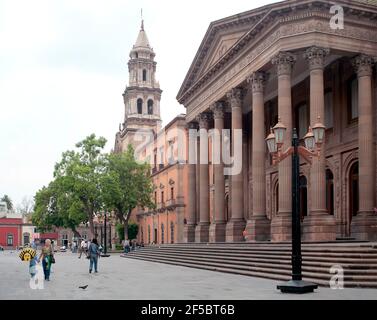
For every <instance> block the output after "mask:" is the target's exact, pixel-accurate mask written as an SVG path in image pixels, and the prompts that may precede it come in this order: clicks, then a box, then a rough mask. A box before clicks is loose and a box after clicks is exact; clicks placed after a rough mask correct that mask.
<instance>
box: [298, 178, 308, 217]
mask: <svg viewBox="0 0 377 320" xmlns="http://www.w3.org/2000/svg"><path fill="white" fill-rule="evenodd" d="M299 187H300V216H301V220H304V217H306V216H307V215H308V181H307V179H306V177H305V176H300V179H299Z"/></svg>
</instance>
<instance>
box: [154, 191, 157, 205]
mask: <svg viewBox="0 0 377 320" xmlns="http://www.w3.org/2000/svg"><path fill="white" fill-rule="evenodd" d="M154 204H156V205H157V191H155V192H154Z"/></svg>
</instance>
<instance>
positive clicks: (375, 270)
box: [131, 253, 377, 279]
mask: <svg viewBox="0 0 377 320" xmlns="http://www.w3.org/2000/svg"><path fill="white" fill-rule="evenodd" d="M131 255H134V253H131ZM138 256H140V257H142V256H147V257H154V258H156V259H159V258H160V257H161V255H160V254H158V253H148V254H138ZM163 257H164V258H170V259H181V260H185V259H189V260H195V261H198V262H200V263H206V262H219V261H220V262H223V263H224V262H226V263H228V264H229V265H231V266H232V267H233V266H236V265H237V266H253V267H265V268H270V269H278V270H281V269H286V270H291V262H290V261H288V260H285V261H279V263H276V261H273V262H271V261H267V262H260V261H252V260H249V261H244V260H233V259H223V258H222V257H207V256H198V255H196V256H190V255H167V254H165V255H163ZM331 266H332V265H329V266H323V265H315V267H314V268H313V266H311V265H307V264H306V263H305V261H303V266H302V270H303V271H308V272H310V271H313V272H315V273H327V274H330V267H331ZM342 268H343V270H344V274H345V275H347V276H348V275H374V276H376V279H377V265H375V266H369V268H363V269H359V268H350V269H349V268H347V267H346V266H344V265H342Z"/></svg>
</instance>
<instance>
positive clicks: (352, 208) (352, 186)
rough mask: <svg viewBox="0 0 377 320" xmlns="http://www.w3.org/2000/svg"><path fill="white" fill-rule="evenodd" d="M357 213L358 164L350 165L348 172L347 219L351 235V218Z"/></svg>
mask: <svg viewBox="0 0 377 320" xmlns="http://www.w3.org/2000/svg"><path fill="white" fill-rule="evenodd" d="M358 211H359V163H358V162H355V163H354V164H352V166H351V169H350V171H349V219H348V230H349V235H350V234H351V222H352V217H354V216H356V215H357V212H358Z"/></svg>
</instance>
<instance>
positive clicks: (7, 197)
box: [1, 194, 13, 211]
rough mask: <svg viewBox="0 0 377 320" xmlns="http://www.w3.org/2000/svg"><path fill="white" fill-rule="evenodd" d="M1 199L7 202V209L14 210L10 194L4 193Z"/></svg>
mask: <svg viewBox="0 0 377 320" xmlns="http://www.w3.org/2000/svg"><path fill="white" fill-rule="evenodd" d="M1 201H3V202H5V203H6V204H7V209H8V210H9V211H11V210H13V201H12V199H11V198H10V197H9V196H8V195H6V194H4V196H3V197H2V198H1Z"/></svg>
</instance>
